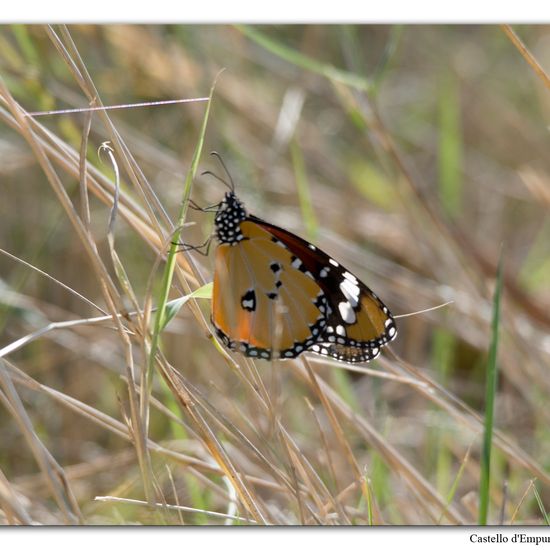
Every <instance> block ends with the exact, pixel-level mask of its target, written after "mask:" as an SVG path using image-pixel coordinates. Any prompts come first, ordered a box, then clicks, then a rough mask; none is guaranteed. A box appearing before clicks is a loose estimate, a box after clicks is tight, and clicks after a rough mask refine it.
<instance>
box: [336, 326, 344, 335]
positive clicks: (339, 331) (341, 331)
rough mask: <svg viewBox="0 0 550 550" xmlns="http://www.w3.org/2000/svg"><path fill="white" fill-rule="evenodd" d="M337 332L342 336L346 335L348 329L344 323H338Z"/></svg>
mask: <svg viewBox="0 0 550 550" xmlns="http://www.w3.org/2000/svg"><path fill="white" fill-rule="evenodd" d="M336 334H339V335H340V336H345V335H346V329H345V328H344V327H343V326H342V325H338V326H337V327H336Z"/></svg>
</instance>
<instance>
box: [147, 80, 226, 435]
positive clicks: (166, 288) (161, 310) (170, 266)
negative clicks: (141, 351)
mask: <svg viewBox="0 0 550 550" xmlns="http://www.w3.org/2000/svg"><path fill="white" fill-rule="evenodd" d="M215 86H216V81H214V84H213V85H212V88H211V89H210V96H209V99H208V103H207V104H206V109H205V112H204V117H203V121H202V126H201V131H200V134H199V140H198V142H197V145H196V147H195V152H194V154H193V160H192V162H191V167H190V168H189V171H188V172H187V176H186V178H185V184H184V188H183V197H182V201H181V208H180V212H179V216H178V221H177V225H176V227H180V228H181V227H183V224H184V222H185V216H186V215H187V208H188V205H189V196H190V195H191V185H192V183H193V179H194V177H195V174H196V173H197V169H198V166H199V160H200V157H201V153H202V148H203V145H204V136H205V134H206V126H207V124H208V117H209V115H210V106H211V104H212V96H213V94H214V88H215ZM178 240H179V231H178V232H177V233H176V234H175V235H174V238H173V239H172V244H171V245H170V249H169V251H168V257H167V259H166V266H165V268H164V273H163V276H162V283H161V288H160V293H159V297H158V300H157V308H158V309H157V312H156V315H155V319H154V325H153V335H152V337H151V350H150V353H149V358H148V362H147V373H146V377H145V379H146V381H145V388H144V389H143V392H142V396H143V397H142V406H141V414H142V418H143V419H144V423H145V426H146V430H147V426H148V421H147V419H148V402H149V393H150V389H151V380H152V376H153V365H154V362H155V355H156V352H157V349H158V344H159V338H160V333H161V330H162V327H164V326H165V325H166V316H167V312H166V303H167V301H168V294H169V292H170V286H171V285H172V278H173V276H174V269H175V266H176V254H177V252H178V248H179V244H178Z"/></svg>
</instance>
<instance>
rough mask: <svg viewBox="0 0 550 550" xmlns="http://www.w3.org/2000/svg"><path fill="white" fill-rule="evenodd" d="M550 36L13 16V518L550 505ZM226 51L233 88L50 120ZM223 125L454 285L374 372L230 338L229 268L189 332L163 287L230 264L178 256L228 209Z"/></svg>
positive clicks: (250, 150) (397, 284)
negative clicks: (215, 210) (253, 348)
mask: <svg viewBox="0 0 550 550" xmlns="http://www.w3.org/2000/svg"><path fill="white" fill-rule="evenodd" d="M549 46H550V31H549V29H548V27H542V26H541V27H536V26H529V27H518V28H514V29H513V30H512V29H510V28H508V27H498V26H485V27H463V26H441V27H435V26H432V27H429V26H425V27H419V26H414V27H407V26H404V27H403V26H330V27H328V26H327V27H323V26H288V27H284V26H278V27H277V26H272V27H248V26H242V27H241V26H236V27H231V26H164V27H161V26H151V27H148V26H110V25H107V26H75V27H70V28H68V29H67V28H64V27H51V28H50V27H43V26H33V27H29V26H10V27H8V26H5V27H2V28H0V76H1V80H0V151H1V159H2V162H1V163H0V174H1V180H0V181H1V209H0V212H1V217H0V228H1V230H0V248H1V249H2V254H1V255H0V277H1V279H0V355H1V359H0V411H1V412H0V418H1V422H0V430H1V431H0V437H1V439H0V441H1V452H0V523H5V524H30V523H36V524H123V525H127V524H168V525H172V524H178V525H180V524H224V523H226V524H232V525H237V524H277V525H293V524H308V525H315V524H323V525H327V524H328V525H336V524H356V525H369V524H372V525H379V524H414V525H417V524H429V525H435V524H472V523H477V522H478V521H480V522H484V521H487V523H491V524H499V523H502V524H538V525H543V524H545V523H547V521H548V519H547V515H546V510H547V509H548V508H549V503H550V502H549V499H550V491H549V485H550V474H549V472H548V466H549V464H550V463H549V457H550V447H549V442H550V437H549V436H550V430H549V425H550V416H549V412H548V411H549V408H548V401H549V399H550V382H549V380H550V377H549V376H548V373H549V365H550V338H549V336H548V333H549V328H550V314H549V310H550V308H549V305H550V284H549V282H550V260H549V258H550V255H549V252H550V231H549V226H548V209H549V207H550V180H549V174H550V165H549V160H548V150H549V149H548V122H547V120H548V113H549V109H550V95H549V88H548V77H547V75H546V72H545V66H546V68H547V67H548V63H550V58H549V57H548V52H549V51H550V50H549ZM223 68H224V69H225V71H223V72H222V73H221V74H219V72H220V70H221V69H223ZM216 76H218V78H217V81H216V85H215V89H214V93H213V99H212V100H211V101H210V102H207V101H200V102H199V101H197V102H193V103H185V104H179V105H169V106H162V107H160V106H159V107H140V108H134V109H123V110H117V111H94V112H93V113H85V114H82V113H81V114H76V115H75V114H65V115H50V116H43V117H38V116H37V117H30V116H26V113H27V112H35V111H45V110H51V109H62V108H72V107H86V106H88V105H95V106H98V105H101V104H104V105H115V104H128V103H136V102H144V101H156V100H168V99H179V98H205V97H208V96H209V93H210V90H211V88H212V86H213V84H214V81H215V79H216ZM208 107H209V113H208ZM207 114H208V116H207ZM105 141H109V142H110V147H111V148H112V151H111V153H109V151H108V150H103V151H102V152H101V153H99V152H98V151H99V149H100V145H101V144H102V143H103V142H105ZM212 150H217V151H219V152H220V153H221V154H222V155H223V158H224V159H225V162H226V164H227V165H228V167H229V170H230V172H231V174H232V176H233V178H234V179H235V181H236V185H237V190H238V193H239V195H240V197H241V198H242V199H243V200H244V201H245V203H246V204H247V206H248V207H249V209H250V210H251V211H252V212H253V213H255V214H256V215H258V216H260V217H263V218H266V219H268V220H269V221H271V222H273V223H276V224H278V225H282V226H284V227H286V228H288V229H289V230H292V231H294V232H296V233H298V234H300V235H302V236H304V237H306V238H308V239H309V240H311V241H313V242H314V243H315V244H317V245H319V246H321V247H322V248H323V249H325V250H326V251H327V252H329V253H330V254H332V255H333V256H334V257H335V258H336V259H337V260H338V261H340V262H342V263H343V264H344V265H346V266H347V267H349V269H351V270H352V271H353V272H354V273H356V274H357V275H359V276H361V277H362V278H363V279H364V280H365V282H366V283H367V284H368V285H369V286H370V287H371V288H373V289H374V290H375V292H376V293H377V294H378V295H380V296H381V297H382V298H383V300H384V301H385V302H386V304H388V306H389V307H390V308H391V309H392V311H393V312H394V314H395V315H401V314H406V313H411V312H415V311H418V310H423V309H426V308H430V307H433V306H436V305H438V304H441V303H444V302H447V301H451V300H452V301H453V303H452V304H451V305H449V306H447V307H444V308H441V309H437V310H434V311H430V312H428V313H424V314H420V315H415V316H410V317H403V318H401V319H398V327H399V334H398V338H397V340H396V341H395V342H394V343H392V344H391V346H390V349H389V350H388V349H387V350H386V351H385V352H384V353H383V355H382V356H381V358H379V359H377V360H375V361H373V362H372V363H370V364H368V365H362V366H359V367H354V368H353V369H352V368H348V367H347V365H344V364H341V363H335V362H333V361H329V360H324V359H322V358H320V357H319V356H315V355H312V354H304V355H302V356H301V357H300V358H299V359H298V360H293V361H279V362H274V363H268V362H265V361H252V360H249V359H246V358H244V357H242V356H240V355H234V354H228V353H227V352H226V351H225V350H223V349H222V348H220V346H219V344H218V343H217V342H216V340H215V339H214V338H213V335H212V328H211V325H210V321H209V300H208V297H207V296H208V287H206V288H205V289H203V291H202V294H199V296H198V297H194V298H192V299H189V300H188V301H186V302H185V303H184V304H183V305H182V306H181V308H180V309H179V311H178V312H177V315H176V316H175V317H174V318H173V319H172V320H171V321H170V322H169V323H168V324H167V325H166V326H165V327H164V322H163V317H164V316H165V312H164V310H161V312H160V313H157V309H156V308H157V305H158V304H159V303H162V301H163V300H164V299H168V300H173V299H175V298H179V297H181V296H186V295H189V294H190V293H191V292H193V291H195V290H197V289H201V288H202V287H203V286H204V285H206V284H207V283H208V282H209V281H211V280H212V261H211V257H212V251H213V250H211V251H210V252H211V253H210V257H206V258H205V257H203V256H201V255H199V254H197V253H196V252H182V253H179V254H176V255H174V256H171V255H170V254H168V251H169V249H170V248H172V251H173V249H174V248H175V247H174V246H173V245H171V244H170V243H171V242H172V241H174V240H177V239H178V234H179V239H180V240H181V241H182V242H185V243H187V244H200V243H202V242H204V240H205V239H206V238H207V237H208V236H209V234H210V233H211V231H212V222H213V218H212V215H211V214H207V213H204V212H200V211H196V210H191V209H186V206H187V205H188V204H189V203H188V202H182V201H183V199H184V198H185V197H186V196H187V194H188V193H190V196H191V198H192V199H193V200H194V201H196V202H197V203H198V204H201V205H207V204H212V203H215V202H218V201H219V200H220V199H221V197H222V196H223V193H224V192H225V190H226V189H225V188H224V187H223V185H222V184H220V183H219V182H218V181H216V180H215V179H214V178H212V177H208V176H200V173H201V172H202V171H204V170H213V171H215V172H217V173H219V174H220V175H221V169H220V166H219V165H218V164H216V162H215V159H212V158H211V157H209V155H208V153H209V152H210V151H212ZM113 162H114V163H115V165H116V166H117V167H118V170H119V172H120V176H119V179H118V182H117V177H116V175H115V171H114V165H113ZM193 176H194V177H193ZM117 185H118V187H117ZM115 196H116V197H117V200H116V201H115V203H116V207H115V208H114V209H113V202H114V198H115ZM182 204H183V206H184V208H183V209H182ZM180 217H181V219H180V220H179V221H178V219H179V218H180ZM183 218H184V219H183ZM182 221H184V223H183V225H180V224H181V222H182ZM178 226H179V227H178ZM180 231H181V233H180ZM501 253H502V261H503V283H502V297H501V301H500V308H501V310H500V316H498V317H496V316H494V315H493V314H494V312H495V307H496V305H497V304H498V300H494V298H493V296H494V290H495V281H496V273H497V265H498V261H499V256H500V255H501ZM167 258H173V259H174V260H175V265H173V266H172V267H173V268H174V270H173V277H172V271H171V270H167V268H166V266H170V263H169V262H167V261H166V260H167ZM165 291H169V292H165ZM205 296H206V298H205ZM497 297H498V296H497ZM493 317H495V320H493ZM163 327H164V328H163ZM161 329H163V330H161ZM497 332H498V334H499V337H500V338H499V346H498V355H497V360H496V362H493V363H492V366H493V367H495V368H496V369H497V370H496V375H497V376H498V377H497V379H496V393H495V392H494V391H492V390H491V388H492V384H491V383H490V382H491V380H494V378H491V376H487V369H488V364H489V363H488V358H489V356H490V349H491V342H495V341H496V340H495V336H496V333H497ZM493 351H494V348H493ZM489 372H493V373H495V371H489ZM487 384H489V385H487ZM493 401H494V414H493V416H492V417H491V415H487V416H486V406H485V405H486V403H487V402H489V403H491V402H493ZM491 419H492V422H491ZM486 430H489V431H486ZM484 442H485V443H484ZM487 445H489V446H490V449H491V453H490V458H491V461H490V466H491V468H490V470H488V469H487V468H486V465H485V467H484V466H483V457H484V456H488V455H487V448H488V447H487ZM483 449H485V452H484V451H483ZM482 471H483V472H484V474H483V476H482ZM487 474H489V476H487ZM482 478H483V479H482ZM484 491H486V492H485V493H484ZM480 502H481V503H482V509H480ZM485 506H487V511H488V513H487V516H485V513H484V508H485ZM485 517H486V520H485V519H484V518H485Z"/></svg>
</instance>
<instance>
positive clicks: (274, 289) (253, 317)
mask: <svg viewBox="0 0 550 550" xmlns="http://www.w3.org/2000/svg"><path fill="white" fill-rule="evenodd" d="M228 187H229V186H228ZM214 226H215V231H214V234H215V236H216V238H217V240H218V246H217V247H216V252H215V269H214V283H213V291H212V314H211V320H212V324H213V326H214V328H215V331H216V334H217V336H218V337H219V338H220V340H221V341H222V342H223V344H224V345H225V346H226V347H227V348H228V349H230V350H232V351H238V352H241V353H243V354H244V355H246V356H248V357H257V358H262V359H268V360H269V359H274V358H281V359H289V358H293V357H297V356H298V355H300V354H301V353H303V352H306V351H309V352H314V353H317V354H320V355H323V356H326V357H332V358H334V359H337V360H339V361H344V362H347V363H359V362H367V361H371V360H372V359H374V358H375V357H377V356H378V355H379V354H380V350H381V348H382V347H383V346H385V345H386V344H388V343H389V342H390V341H391V340H393V339H394V338H395V336H396V335H397V327H396V325H395V320H394V318H393V317H392V315H391V313H390V311H389V310H388V308H387V307H386V306H385V305H384V303H383V302H382V301H381V300H380V298H378V296H376V294H375V293H374V292H373V291H372V290H370V289H369V288H368V287H367V286H366V285H365V284H364V283H363V282H361V281H360V280H359V279H358V278H357V277H356V276H355V275H353V274H352V273H351V272H350V271H349V270H347V269H346V268H345V267H343V266H342V265H340V264H339V263H338V262H337V261H336V260H334V259H333V258H332V257H330V256H329V255H328V254H326V253H325V252H323V251H322V250H320V249H319V248H317V247H316V246H315V245H313V244H311V243H309V242H307V241H305V240H304V239H302V238H300V237H299V236H297V235H295V234H293V233H291V232H290V231H287V230H286V229H283V228H281V227H277V226H276V225H272V224H270V223H268V222H266V221H264V220H262V219H260V218H257V217H256V216H254V215H252V214H249V213H248V212H247V210H246V209H245V207H244V205H243V203H242V202H241V201H240V200H239V198H238V197H237V195H236V194H235V191H234V187H233V186H232V187H230V191H229V192H227V193H226V194H225V197H224V199H223V200H222V201H221V202H220V203H219V204H218V205H216V215H215V219H214Z"/></svg>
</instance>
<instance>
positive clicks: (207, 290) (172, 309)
mask: <svg viewBox="0 0 550 550" xmlns="http://www.w3.org/2000/svg"><path fill="white" fill-rule="evenodd" d="M191 298H204V299H207V300H210V299H211V298H212V283H211V282H210V283H206V284H205V285H203V286H201V287H200V288H197V290H194V291H193V292H191V293H190V294H186V295H185V296H182V297H181V298H177V299H176V300H170V301H169V302H168V303H167V304H166V313H165V315H164V319H163V324H162V325H161V327H160V328H161V331H162V330H164V329H165V328H166V325H167V324H168V323H169V322H170V321H171V320H172V319H173V318H174V317H175V316H176V315H177V314H178V311H179V310H180V309H181V308H182V306H183V305H185V304H186V303H187V302H188V301H189V300H190V299H191Z"/></svg>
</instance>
